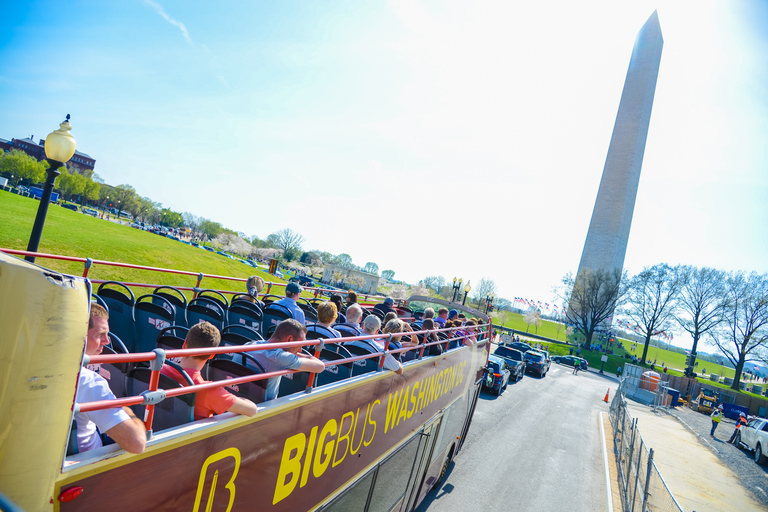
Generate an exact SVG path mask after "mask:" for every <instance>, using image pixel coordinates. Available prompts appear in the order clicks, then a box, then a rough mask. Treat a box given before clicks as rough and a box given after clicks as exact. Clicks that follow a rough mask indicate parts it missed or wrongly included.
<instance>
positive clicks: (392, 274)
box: [381, 270, 395, 281]
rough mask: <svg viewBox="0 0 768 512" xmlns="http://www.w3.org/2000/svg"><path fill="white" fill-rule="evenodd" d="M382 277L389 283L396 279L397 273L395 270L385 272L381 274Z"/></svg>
mask: <svg viewBox="0 0 768 512" xmlns="http://www.w3.org/2000/svg"><path fill="white" fill-rule="evenodd" d="M381 277H382V278H384V279H386V280H387V281H391V280H392V278H394V277H395V271H394V270H384V271H382V272H381Z"/></svg>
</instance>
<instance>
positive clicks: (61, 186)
mask: <svg viewBox="0 0 768 512" xmlns="http://www.w3.org/2000/svg"><path fill="white" fill-rule="evenodd" d="M85 185H86V178H85V176H82V175H80V174H79V173H78V172H77V171H76V170H69V169H67V168H66V167H62V168H61V174H60V175H59V177H58V178H56V187H55V188H56V189H57V190H58V191H59V193H61V195H62V196H64V199H71V198H72V196H73V195H79V194H82V193H83V191H84V190H85Z"/></svg>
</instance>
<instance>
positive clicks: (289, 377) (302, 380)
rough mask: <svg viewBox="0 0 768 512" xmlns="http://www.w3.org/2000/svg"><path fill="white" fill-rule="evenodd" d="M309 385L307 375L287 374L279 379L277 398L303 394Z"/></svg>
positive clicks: (300, 373) (305, 373)
mask: <svg viewBox="0 0 768 512" xmlns="http://www.w3.org/2000/svg"><path fill="white" fill-rule="evenodd" d="M308 384H309V373H307V372H298V373H289V374H286V375H283V376H282V378H281V379H280V390H279V391H278V393H277V396H278V397H281V396H288V395H292V394H294V393H299V392H303V391H304V390H305V389H307V385H308Z"/></svg>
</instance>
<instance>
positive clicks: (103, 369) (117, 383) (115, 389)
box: [88, 346, 134, 398]
mask: <svg viewBox="0 0 768 512" xmlns="http://www.w3.org/2000/svg"><path fill="white" fill-rule="evenodd" d="M116 353H117V352H115V351H114V350H112V349H111V348H110V347H109V346H106V347H104V348H103V349H102V351H101V355H103V356H107V355H114V354H116ZM133 366H134V363H101V364H99V365H88V367H89V368H90V369H91V370H93V371H94V372H96V373H98V374H99V375H100V376H102V377H103V378H104V380H106V381H107V384H109V389H110V390H112V393H113V394H114V395H115V398H124V397H126V396H128V395H127V394H126V380H125V379H126V374H127V373H128V372H129V371H130V370H131V368H133Z"/></svg>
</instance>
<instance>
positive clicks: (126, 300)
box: [96, 281, 136, 352]
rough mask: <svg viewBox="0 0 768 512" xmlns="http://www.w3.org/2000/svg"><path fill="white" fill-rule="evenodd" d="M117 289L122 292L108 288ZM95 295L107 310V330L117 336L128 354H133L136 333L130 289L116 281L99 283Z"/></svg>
mask: <svg viewBox="0 0 768 512" xmlns="http://www.w3.org/2000/svg"><path fill="white" fill-rule="evenodd" d="M109 286H114V287H119V288H122V290H116V289H113V288H109ZM96 295H98V296H99V297H101V299H102V300H103V301H104V303H105V304H106V305H107V307H108V308H109V309H108V311H109V330H110V331H112V332H114V333H115V334H117V335H118V336H119V337H120V339H121V340H122V341H123V343H124V344H125V346H126V347H127V348H128V350H129V351H130V352H134V350H133V344H134V340H135V338H136V333H135V330H134V324H133V305H134V304H135V303H136V297H135V296H134V295H133V292H132V291H131V289H130V288H128V287H127V286H125V285H124V284H122V283H118V282H117V281H107V282H105V283H101V285H100V286H99V289H98V290H97V291H96Z"/></svg>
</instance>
